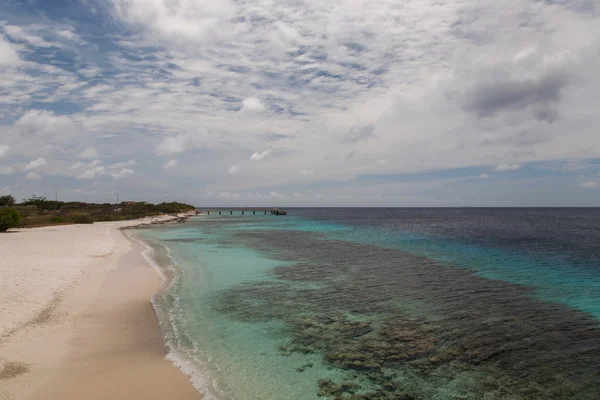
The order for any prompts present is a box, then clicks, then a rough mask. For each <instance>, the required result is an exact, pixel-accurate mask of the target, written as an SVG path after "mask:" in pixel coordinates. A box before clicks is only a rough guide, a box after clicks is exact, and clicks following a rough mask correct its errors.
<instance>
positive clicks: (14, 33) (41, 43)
mask: <svg viewBox="0 0 600 400" xmlns="http://www.w3.org/2000/svg"><path fill="white" fill-rule="evenodd" d="M30 28H33V29H27V28H23V27H21V26H16V25H5V26H4V27H3V29H4V33H6V34H8V35H9V36H10V37H11V38H13V39H15V40H19V41H23V42H27V43H28V44H29V45H31V46H38V47H52V46H55V45H56V44H55V43H50V42H48V41H46V40H45V39H44V38H43V37H41V36H39V35H37V34H36V33H34V31H35V26H34V27H30Z"/></svg>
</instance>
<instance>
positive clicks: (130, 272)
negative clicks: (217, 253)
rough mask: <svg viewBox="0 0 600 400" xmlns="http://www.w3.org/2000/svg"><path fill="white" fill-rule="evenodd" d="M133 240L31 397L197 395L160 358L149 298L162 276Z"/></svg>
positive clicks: (67, 399) (64, 399)
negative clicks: (59, 362)
mask: <svg viewBox="0 0 600 400" xmlns="http://www.w3.org/2000/svg"><path fill="white" fill-rule="evenodd" d="M143 250H144V248H143V247H142V246H141V245H140V244H139V243H135V244H133V246H132V250H131V251H130V252H129V253H128V254H127V255H126V256H125V257H124V258H122V259H121V260H120V265H119V268H118V269H116V270H114V271H112V272H109V273H108V274H107V278H106V281H105V283H104V287H103V288H102V291H101V294H100V296H99V297H98V299H97V301H96V303H95V304H94V305H93V306H92V307H91V309H90V310H89V311H87V312H85V313H84V314H82V315H81V317H80V323H79V324H78V325H79V326H78V329H77V332H76V335H75V337H74V338H73V341H72V342H71V344H70V350H69V355H68V357H67V359H66V362H65V365H64V367H63V368H61V369H60V372H59V373H58V375H57V377H56V378H55V379H54V380H52V381H51V382H50V383H48V384H47V385H45V386H44V387H42V388H40V390H39V391H38V392H37V393H35V394H34V395H33V397H32V399H35V400H38V399H39V400H54V399H56V400H71V399H72V400H76V399H77V400H79V399H133V398H142V399H174V400H175V399H177V400H187V399H199V398H200V395H199V394H198V392H196V390H195V389H194V388H193V387H192V385H191V383H190V382H189V380H188V378H187V377H186V376H184V375H183V374H182V373H181V372H180V371H179V370H177V369H176V368H175V367H174V366H173V365H172V364H171V362H169V361H167V360H165V359H164V357H165V349H164V346H163V342H162V338H161V335H160V332H159V327H158V322H157V319H156V315H155V313H154V310H153V308H152V305H151V304H150V301H149V299H150V297H151V295H152V294H153V293H154V292H155V291H156V290H157V288H158V287H159V285H160V278H159V277H158V276H157V274H156V273H155V272H154V270H153V269H152V267H151V266H149V265H148V264H147V262H146V261H145V260H144V259H143V257H142V256H141V253H142V251H143Z"/></svg>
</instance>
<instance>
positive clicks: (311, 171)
mask: <svg viewBox="0 0 600 400" xmlns="http://www.w3.org/2000/svg"><path fill="white" fill-rule="evenodd" d="M314 172H315V171H313V170H312V169H303V170H302V171H300V175H303V176H307V175H312V174H313V173H314Z"/></svg>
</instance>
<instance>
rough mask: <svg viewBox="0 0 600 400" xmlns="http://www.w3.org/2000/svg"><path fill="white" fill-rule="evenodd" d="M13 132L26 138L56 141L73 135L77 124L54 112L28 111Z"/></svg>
mask: <svg viewBox="0 0 600 400" xmlns="http://www.w3.org/2000/svg"><path fill="white" fill-rule="evenodd" d="M13 130H14V131H16V132H17V133H18V134H19V135H20V136H22V137H24V138H31V137H33V136H47V137H51V138H52V139H53V140H54V141H57V140H59V139H61V138H65V137H68V136H71V135H73V134H74V133H76V132H77V131H78V126H77V124H76V123H75V122H74V121H73V120H72V119H71V118H69V117H67V116H64V115H58V116H57V115H55V114H54V112H53V111H47V110H35V109H34V110H28V111H26V112H25V113H24V114H23V115H22V116H21V118H19V120H17V121H16V122H15V123H14V124H13Z"/></svg>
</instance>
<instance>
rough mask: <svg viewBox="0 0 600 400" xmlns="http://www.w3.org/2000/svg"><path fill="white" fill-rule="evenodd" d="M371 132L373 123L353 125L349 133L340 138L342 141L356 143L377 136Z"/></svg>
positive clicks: (373, 129) (373, 130)
mask: <svg viewBox="0 0 600 400" xmlns="http://www.w3.org/2000/svg"><path fill="white" fill-rule="evenodd" d="M373 132H375V125H373V124H368V125H364V126H358V127H353V128H352V129H350V133H348V134H347V135H345V136H344V137H343V138H342V143H357V142H360V141H363V140H369V139H371V138H377V136H375V135H374V134H373Z"/></svg>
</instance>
